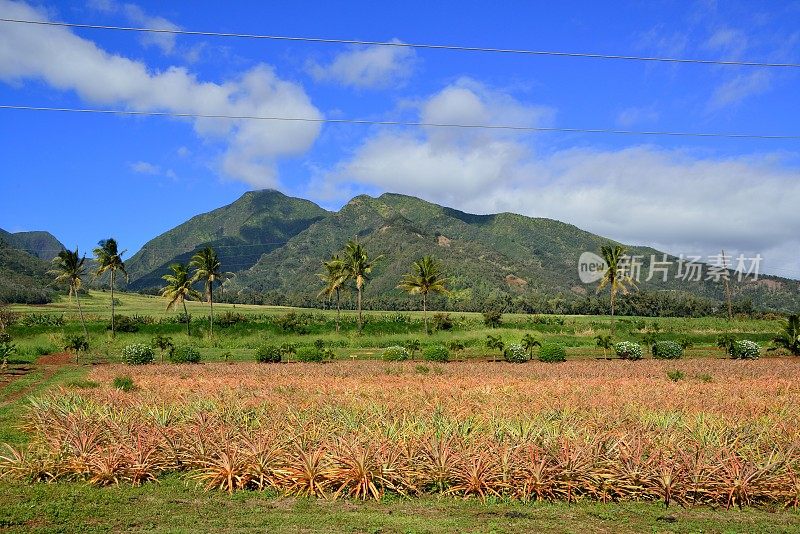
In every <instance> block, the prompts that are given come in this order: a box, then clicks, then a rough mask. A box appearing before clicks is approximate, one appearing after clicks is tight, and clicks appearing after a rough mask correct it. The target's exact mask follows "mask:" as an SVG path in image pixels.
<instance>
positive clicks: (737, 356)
mask: <svg viewBox="0 0 800 534" xmlns="http://www.w3.org/2000/svg"><path fill="white" fill-rule="evenodd" d="M760 353H761V349H760V347H759V346H758V343H755V342H753V341H749V340H746V339H745V340H743V341H734V342H733V346H732V347H731V351H730V356H731V358H733V359H734V360H756V359H758V356H759V354H760Z"/></svg>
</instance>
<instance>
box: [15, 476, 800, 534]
mask: <svg viewBox="0 0 800 534" xmlns="http://www.w3.org/2000/svg"><path fill="white" fill-rule="evenodd" d="M0 530H2V531H3V532H78V531H80V532H108V531H114V532H122V531H126V532H130V531H145V530H146V531H149V532H223V531H225V532H230V531H246V530H247V531H250V530H253V531H256V530H257V531H262V532H398V533H399V532H402V533H417V532H419V533H423V532H430V533H439V532H441V533H450V532H620V533H624V532H748V533H777V532H800V515H798V513H797V512H794V511H789V512H783V511H782V512H770V511H765V510H754V509H748V510H744V511H713V510H710V509H705V508H702V509H681V508H669V509H668V510H665V509H664V508H663V506H660V505H656V504H637V503H625V504H595V503H581V504H578V505H574V504H573V505H567V504H561V503H553V504H551V503H533V504H523V503H518V502H489V503H481V502H480V501H479V500H475V499H472V500H462V499H456V498H450V497H443V498H435V497H432V498H422V499H402V498H393V499H385V500H384V501H382V502H356V501H351V500H339V501H333V502H331V501H326V500H321V499H320V500H314V499H296V498H282V497H277V496H275V495H271V494H269V493H255V492H239V493H235V494H234V495H233V496H229V495H227V494H226V493H223V492H206V491H203V490H201V489H197V488H195V487H194V486H193V485H189V486H187V485H186V484H185V482H183V481H182V480H181V479H179V478H177V477H169V478H167V479H165V480H164V481H163V482H161V483H160V484H147V485H144V486H143V487H140V488H133V487H129V486H121V487H109V488H93V487H89V486H86V485H83V484H79V483H56V484H35V485H20V484H8V483H0Z"/></svg>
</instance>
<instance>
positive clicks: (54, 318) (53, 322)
mask: <svg viewBox="0 0 800 534" xmlns="http://www.w3.org/2000/svg"><path fill="white" fill-rule="evenodd" d="M19 324H20V325H21V326H64V316H63V315H52V314H48V313H26V314H25V315H23V316H22V319H20V320H19Z"/></svg>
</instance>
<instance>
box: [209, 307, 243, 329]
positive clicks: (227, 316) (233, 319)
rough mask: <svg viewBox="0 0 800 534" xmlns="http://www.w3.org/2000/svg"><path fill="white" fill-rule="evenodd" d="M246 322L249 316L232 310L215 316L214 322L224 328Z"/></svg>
mask: <svg viewBox="0 0 800 534" xmlns="http://www.w3.org/2000/svg"><path fill="white" fill-rule="evenodd" d="M246 322H247V317H245V316H244V315H242V314H241V313H238V312H234V311H230V310H228V311H225V312H223V313H221V314H219V315H218V316H216V317H215V318H214V324H215V325H218V326H220V327H222V328H226V327H228V326H233V325H235V324H239V323H246Z"/></svg>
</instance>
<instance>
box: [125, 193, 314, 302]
mask: <svg viewBox="0 0 800 534" xmlns="http://www.w3.org/2000/svg"><path fill="white" fill-rule="evenodd" d="M328 216H329V213H328V212H327V211H325V210H324V209H322V208H320V207H319V206H317V205H316V204H314V203H313V202H310V201H308V200H303V199H299V198H292V197H288V196H286V195H284V194H283V193H280V192H278V191H274V190H264V191H250V192H248V193H245V194H244V195H242V196H241V198H239V199H238V200H236V201H235V202H233V203H232V204H229V205H227V206H223V207H221V208H218V209H216V210H214V211H211V212H208V213H203V214H201V215H197V216H195V217H192V218H191V219H189V220H188V221H186V222H185V223H183V224H181V225H179V226H177V227H175V228H173V229H172V230H170V231H168V232H165V233H163V234H161V235H160V236H158V237H156V238H155V239H152V240H151V241H148V242H147V243H146V244H145V245H144V247H142V249H141V250H140V251H139V252H137V253H136V254H134V255H133V256H132V257H131V258H130V259H129V260H128V261H126V262H125V263H126V267H127V270H128V274H129V276H130V283H129V286H128V288H129V289H132V290H137V291H147V290H149V291H152V290H154V289H156V288H158V287H160V286H161V285H162V282H163V281H162V280H161V276H162V275H163V274H164V273H166V272H167V270H168V268H169V265H170V264H172V263H175V262H186V261H188V260H189V258H191V257H192V255H193V254H194V253H195V252H196V251H197V250H199V249H200V248H202V247H205V246H207V245H210V246H212V247H214V248H215V249H216V250H217V253H218V254H219V257H220V260H221V262H222V265H223V268H224V269H225V270H226V271H232V272H238V271H242V270H245V269H248V268H250V267H252V266H253V265H254V264H255V263H256V262H257V261H258V260H259V258H260V257H261V256H262V255H263V254H265V253H268V252H271V251H273V250H275V249H276V248H278V247H280V246H282V245H284V244H285V243H286V242H287V241H288V240H290V239H291V238H293V237H294V236H296V235H297V234H299V233H300V232H302V231H303V230H305V229H307V228H308V227H309V226H311V225H312V224H314V223H315V222H317V221H320V220H322V219H324V218H326V217H328Z"/></svg>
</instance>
